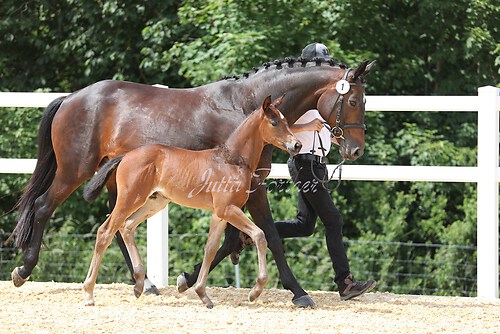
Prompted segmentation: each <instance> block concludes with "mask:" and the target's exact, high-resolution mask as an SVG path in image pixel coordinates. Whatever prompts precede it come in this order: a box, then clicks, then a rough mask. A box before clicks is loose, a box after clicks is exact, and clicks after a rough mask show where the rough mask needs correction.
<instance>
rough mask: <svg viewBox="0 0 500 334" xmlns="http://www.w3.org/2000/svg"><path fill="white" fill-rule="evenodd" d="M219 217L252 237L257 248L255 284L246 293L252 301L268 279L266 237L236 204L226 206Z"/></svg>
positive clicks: (257, 296)
mask: <svg viewBox="0 0 500 334" xmlns="http://www.w3.org/2000/svg"><path fill="white" fill-rule="evenodd" d="M220 214H222V213H220ZM221 218H223V219H225V220H227V221H228V222H229V223H230V224H231V225H233V226H234V227H236V228H238V229H239V230H240V231H241V232H244V233H246V234H247V235H248V236H249V237H250V238H252V240H253V241H254V243H255V246H256V248H257V256H258V261H259V270H258V275H257V279H256V282H255V286H254V287H253V288H252V290H251V291H250V293H249V294H248V300H249V301H251V302H252V301H254V300H256V299H257V298H259V296H260V294H261V293H262V291H263V290H264V287H265V285H266V283H267V280H268V275H267V261H266V250H267V241H266V237H265V235H264V232H263V231H262V230H261V229H260V228H259V227H257V225H255V224H254V223H253V222H252V221H251V220H250V219H248V217H247V216H246V215H245V213H244V212H243V211H242V210H241V209H240V208H239V207H237V206H234V205H230V206H228V207H226V208H225V209H224V210H223V217H221Z"/></svg>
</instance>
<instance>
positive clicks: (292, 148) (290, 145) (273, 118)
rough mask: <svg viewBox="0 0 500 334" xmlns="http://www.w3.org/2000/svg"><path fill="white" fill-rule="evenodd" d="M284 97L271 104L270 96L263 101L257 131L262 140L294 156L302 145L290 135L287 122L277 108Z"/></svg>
mask: <svg viewBox="0 0 500 334" xmlns="http://www.w3.org/2000/svg"><path fill="white" fill-rule="evenodd" d="M283 98H284V96H282V97H280V98H279V99H276V100H275V101H274V102H273V103H271V96H268V97H266V98H265V99H264V102H263V103H262V107H261V109H262V111H261V112H262V117H263V118H264V119H263V120H262V122H261V124H260V127H259V131H260V135H261V136H262V139H264V141H265V142H266V143H268V144H272V145H274V146H276V147H278V148H280V149H282V150H284V151H287V152H288V153H290V154H291V155H296V154H298V153H299V151H300V149H301V148H302V143H301V142H300V141H299V140H298V139H297V138H296V137H295V136H294V135H293V134H292V132H291V131H290V128H289V127H288V122H287V120H286V118H285V116H283V114H282V113H281V111H279V109H278V106H279V105H280V104H281V103H282V102H283Z"/></svg>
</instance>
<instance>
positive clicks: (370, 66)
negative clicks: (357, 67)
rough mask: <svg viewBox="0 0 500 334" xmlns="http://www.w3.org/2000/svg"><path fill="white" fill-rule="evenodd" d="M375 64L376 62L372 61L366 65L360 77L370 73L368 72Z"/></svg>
mask: <svg viewBox="0 0 500 334" xmlns="http://www.w3.org/2000/svg"><path fill="white" fill-rule="evenodd" d="M376 62H377V61H376V60H374V61H372V62H371V63H369V64H368V65H366V68H365V70H364V71H363V74H361V75H362V76H366V75H367V74H368V73H369V72H370V70H371V69H372V67H373V65H375V63H376Z"/></svg>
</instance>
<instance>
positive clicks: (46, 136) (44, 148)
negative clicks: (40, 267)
mask: <svg viewBox="0 0 500 334" xmlns="http://www.w3.org/2000/svg"><path fill="white" fill-rule="evenodd" d="M65 99H66V97H65V96H62V97H58V98H57V99H55V100H54V101H52V102H51V103H50V104H49V105H48V106H47V108H45V110H44V112H43V115H42V119H41V120H40V128H39V130H38V157H37V162H36V167H35V171H34V172H33V174H32V175H31V178H30V179H29V181H28V185H27V186H26V188H25V189H24V191H23V194H22V195H21V198H20V199H19V201H18V202H17V204H16V206H15V208H17V209H18V210H19V220H18V222H17V225H16V227H15V228H14V231H13V232H12V234H11V235H10V237H9V238H8V239H7V241H6V242H8V241H9V240H10V239H11V238H12V237H15V239H16V241H15V246H16V247H18V248H21V249H22V250H25V249H26V247H27V246H28V244H29V241H30V239H31V233H32V231H33V223H34V220H35V209H34V207H35V200H36V199H37V198H38V197H40V196H41V195H42V194H43V193H45V192H46V191H47V189H48V188H49V187H50V185H51V184H52V181H53V180H54V175H55V174H56V170H57V163H56V156H55V154H54V147H53V146H52V121H53V120H54V116H55V114H56V112H57V110H59V107H60V106H61V104H62V103H63V101H64V100H65Z"/></svg>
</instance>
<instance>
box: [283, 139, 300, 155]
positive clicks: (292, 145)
mask: <svg viewBox="0 0 500 334" xmlns="http://www.w3.org/2000/svg"><path fill="white" fill-rule="evenodd" d="M285 148H286V150H287V151H288V153H290V155H291V156H295V155H297V154H299V152H300V149H301V148H302V143H301V142H300V141H299V140H297V139H293V140H291V141H288V142H286V143H285Z"/></svg>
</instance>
